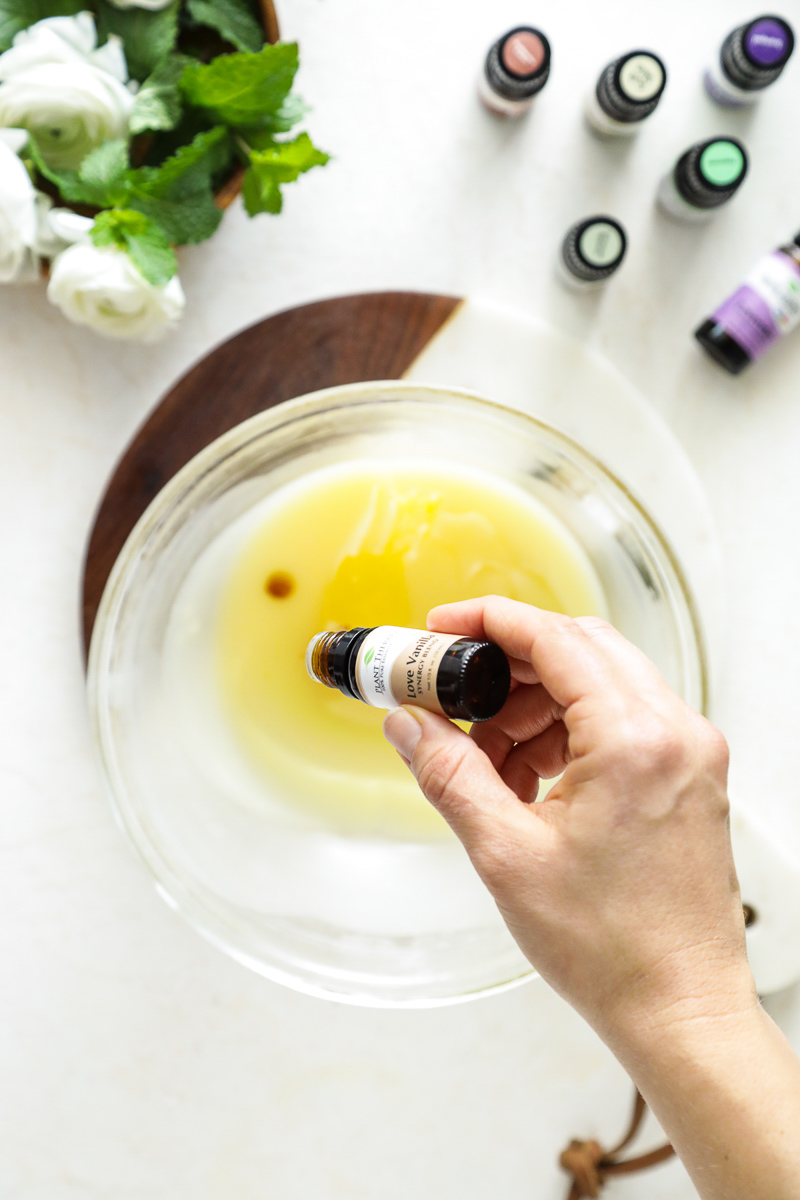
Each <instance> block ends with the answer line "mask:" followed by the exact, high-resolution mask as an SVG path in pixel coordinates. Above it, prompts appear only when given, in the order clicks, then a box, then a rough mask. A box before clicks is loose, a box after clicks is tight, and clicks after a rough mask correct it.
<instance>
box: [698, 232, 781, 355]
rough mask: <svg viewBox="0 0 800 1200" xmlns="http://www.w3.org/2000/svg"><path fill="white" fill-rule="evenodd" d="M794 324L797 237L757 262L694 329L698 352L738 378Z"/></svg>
mask: <svg viewBox="0 0 800 1200" xmlns="http://www.w3.org/2000/svg"><path fill="white" fill-rule="evenodd" d="M797 325H800V233H798V234H797V236H796V237H795V239H794V241H793V242H790V243H789V245H787V246H780V247H779V248H778V249H777V250H775V251H773V253H772V254H766V255H764V257H763V258H761V259H759V261H758V262H757V263H756V265H755V266H754V267H753V269H752V271H751V272H750V273H749V274H748V275H746V276H745V278H744V280H743V282H742V284H741V286H740V287H738V288H737V289H736V291H735V292H734V293H733V295H731V296H728V298H727V300H724V301H723V302H722V304H721V305H720V306H719V308H717V309H715V311H714V312H713V313H712V314H711V316H710V317H709V318H708V320H706V321H704V322H703V324H702V325H701V326H700V327H699V328H698V329H696V330H695V334H694V336H695V337H696V338H697V340H698V342H699V343H700V345H701V346H702V347H703V349H704V350H705V351H706V352H707V353H708V354H710V355H711V357H712V358H713V359H715V360H716V361H717V362H718V363H719V364H720V365H721V366H723V367H724V368H725V370H726V371H730V373H731V374H732V375H738V374H739V373H740V372H741V371H743V370H744V369H745V367H746V366H748V365H749V364H750V363H751V362H755V360H756V359H758V358H761V356H762V355H763V354H765V353H766V351H767V350H769V348H770V346H773V345H774V344H775V342H777V341H778V339H779V338H781V337H783V335H784V334H785V333H789V331H790V330H792V329H794V328H795V327H796V326H797Z"/></svg>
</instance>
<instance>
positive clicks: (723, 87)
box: [704, 15, 794, 108]
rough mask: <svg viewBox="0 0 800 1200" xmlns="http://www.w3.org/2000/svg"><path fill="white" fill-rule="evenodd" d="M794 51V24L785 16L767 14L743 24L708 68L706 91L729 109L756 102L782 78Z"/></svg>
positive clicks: (731, 35)
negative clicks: (779, 77)
mask: <svg viewBox="0 0 800 1200" xmlns="http://www.w3.org/2000/svg"><path fill="white" fill-rule="evenodd" d="M793 50H794V34H793V33H792V27H791V25H790V24H789V22H788V21H785V20H784V19H783V17H775V16H771V15H767V16H763V17H756V19H755V20H754V21H748V23H747V24H746V25H739V26H738V28H736V29H734V30H732V31H731V33H729V34H728V36H727V37H726V38H725V41H724V42H723V43H722V45H721V47H720V51H719V55H718V57H717V59H716V60H715V62H713V63H712V65H711V66H710V67H709V69H708V70H707V71H706V74H705V79H704V82H705V87H706V91H707V92H708V94H709V96H710V97H711V99H712V100H716V102H717V104H722V105H723V106H724V107H725V108H740V107H742V106H743V105H745V104H754V103H755V101H756V100H757V99H758V98H759V96H760V95H761V93H762V92H763V90H764V88H766V87H769V85H770V84H771V83H774V82H775V80H776V79H777V78H778V76H779V75H780V73H781V71H782V70H783V68H784V67H785V66H786V64H787V62H788V61H789V59H790V57H791V54H792V51H793Z"/></svg>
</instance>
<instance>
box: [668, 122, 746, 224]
mask: <svg viewBox="0 0 800 1200" xmlns="http://www.w3.org/2000/svg"><path fill="white" fill-rule="evenodd" d="M748 165H749V164H748V158H747V151H746V150H745V148H744V146H743V145H742V143H741V142H740V141H739V139H738V138H735V137H716V138H709V139H708V140H707V141H705V142H697V144H696V145H694V146H690V147H689V149H688V150H687V151H686V153H685V154H682V155H681V157H680V158H679V159H678V161H677V163H676V164H675V169H674V172H673V178H674V180H675V187H676V188H677V189H678V192H679V193H680V195H681V196H683V198H684V200H685V201H686V202H687V203H688V204H691V205H693V207H694V208H706V209H709V208H719V206H720V205H721V204H724V203H725V201H726V200H730V198H731V196H732V195H733V194H734V192H735V191H736V190H737V188H739V187H740V186H741V184H742V183H743V181H744V177H745V175H746V174H747V168H748Z"/></svg>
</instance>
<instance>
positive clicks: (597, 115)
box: [585, 50, 667, 137]
mask: <svg viewBox="0 0 800 1200" xmlns="http://www.w3.org/2000/svg"><path fill="white" fill-rule="evenodd" d="M666 86H667V68H666V67H665V66H664V64H663V62H662V61H661V59H660V58H659V57H658V55H657V54H653V53H652V51H650V50H631V52H630V53H629V54H623V55H622V57H621V58H617V59H615V60H614V62H611V63H609V64H608V66H607V67H606V68H605V69H604V70H603V71H602V72H601V75H600V78H599V79H598V80H597V84H596V85H595V87H593V88H592V90H591V91H590V92H589V95H588V96H587V97H586V108H585V111H586V120H587V121H588V122H589V124H590V125H591V127H592V129H594V130H595V131H596V132H597V133H602V134H606V135H607V136H610V137H630V136H631V134H634V133H636V131H637V130H638V129H640V128H641V123H642V121H644V120H645V119H646V118H647V117H649V116H650V114H651V113H652V112H655V109H656V107H657V105H658V102H659V100H660V99H661V96H662V94H663V92H664V88H665V87H666Z"/></svg>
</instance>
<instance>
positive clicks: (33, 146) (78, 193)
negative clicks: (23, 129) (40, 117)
mask: <svg viewBox="0 0 800 1200" xmlns="http://www.w3.org/2000/svg"><path fill="white" fill-rule="evenodd" d="M25 155H26V157H27V158H29V159H30V161H31V162H32V163H33V165H34V167H35V168H36V170H37V171H38V172H39V174H40V175H42V176H43V177H44V178H45V179H47V180H49V181H50V183H53V184H55V186H56V187H57V188H58V190H59V193H60V194H61V197H62V199H64V200H66V201H67V203H68V204H91V203H92V200H91V199H90V198H87V195H86V193H87V189H86V187H85V185H84V184H82V183H81V182H80V180H79V178H78V172H77V171H68V170H62V171H54V170H53V168H52V167H48V165H47V163H46V162H45V161H44V159H43V158H42V154H41V151H40V149H39V146H38V144H37V142H36V138H34V137H33V136H29V137H28V142H27V145H26V146H25Z"/></svg>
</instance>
